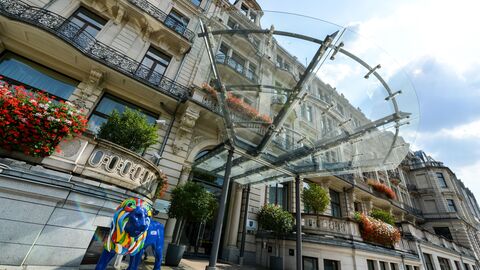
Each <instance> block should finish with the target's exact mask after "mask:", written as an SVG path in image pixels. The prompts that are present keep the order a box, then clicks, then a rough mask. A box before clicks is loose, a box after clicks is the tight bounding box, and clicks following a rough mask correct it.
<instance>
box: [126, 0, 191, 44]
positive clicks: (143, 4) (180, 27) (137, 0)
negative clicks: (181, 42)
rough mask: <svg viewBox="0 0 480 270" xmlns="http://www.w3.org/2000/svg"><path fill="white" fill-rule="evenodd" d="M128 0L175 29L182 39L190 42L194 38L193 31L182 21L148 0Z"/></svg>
mask: <svg viewBox="0 0 480 270" xmlns="http://www.w3.org/2000/svg"><path fill="white" fill-rule="evenodd" d="M128 2H130V3H132V4H133V5H135V6H136V7H138V8H140V9H141V10H143V11H144V12H146V13H148V14H149V15H150V16H152V17H154V18H155V19H157V20H158V21H160V22H162V23H163V24H164V25H165V26H166V27H168V28H170V29H172V30H173V31H175V32H176V33H178V34H179V35H180V36H182V37H183V38H184V39H186V40H188V41H190V42H192V41H193V39H194V38H195V33H194V32H193V31H191V30H190V29H188V28H187V26H186V25H185V24H184V23H183V22H180V21H178V20H177V19H175V18H174V17H172V16H169V15H167V14H166V13H165V12H163V11H162V10H160V9H159V8H157V7H156V6H154V5H153V4H152V3H150V2H149V1H148V0H128Z"/></svg>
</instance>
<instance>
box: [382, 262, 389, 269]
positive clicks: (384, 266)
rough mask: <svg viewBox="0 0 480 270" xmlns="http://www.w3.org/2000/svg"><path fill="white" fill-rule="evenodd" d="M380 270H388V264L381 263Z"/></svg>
mask: <svg viewBox="0 0 480 270" xmlns="http://www.w3.org/2000/svg"><path fill="white" fill-rule="evenodd" d="M380 270H387V263H386V262H380Z"/></svg>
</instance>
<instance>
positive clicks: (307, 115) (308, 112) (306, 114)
mask: <svg viewBox="0 0 480 270" xmlns="http://www.w3.org/2000/svg"><path fill="white" fill-rule="evenodd" d="M312 110H313V109H312V106H309V105H306V104H303V106H302V117H303V118H304V119H305V120H307V121H308V122H312V121H313V112H312Z"/></svg>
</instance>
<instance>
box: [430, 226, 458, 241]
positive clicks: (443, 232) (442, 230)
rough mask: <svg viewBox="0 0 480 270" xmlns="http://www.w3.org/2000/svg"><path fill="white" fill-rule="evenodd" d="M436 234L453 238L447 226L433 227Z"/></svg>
mask: <svg viewBox="0 0 480 270" xmlns="http://www.w3.org/2000/svg"><path fill="white" fill-rule="evenodd" d="M433 230H434V231H435V234H436V235H440V236H443V237H445V238H447V239H450V240H453V238H452V234H451V233H450V229H449V228H448V227H433Z"/></svg>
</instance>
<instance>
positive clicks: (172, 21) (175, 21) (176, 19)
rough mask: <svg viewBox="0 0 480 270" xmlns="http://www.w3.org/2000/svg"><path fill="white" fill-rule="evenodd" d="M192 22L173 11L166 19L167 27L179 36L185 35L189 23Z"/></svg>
mask: <svg viewBox="0 0 480 270" xmlns="http://www.w3.org/2000/svg"><path fill="white" fill-rule="evenodd" d="M189 21H190V20H189V19H188V18H187V17H185V16H183V15H182V14H180V13H179V12H178V11H176V10H174V9H172V10H171V11H170V13H169V14H168V16H167V18H166V19H165V22H164V23H165V25H167V26H168V27H170V28H171V29H173V30H174V31H175V32H177V33H179V34H183V33H184V32H185V30H186V29H187V25H188V22H189Z"/></svg>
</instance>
